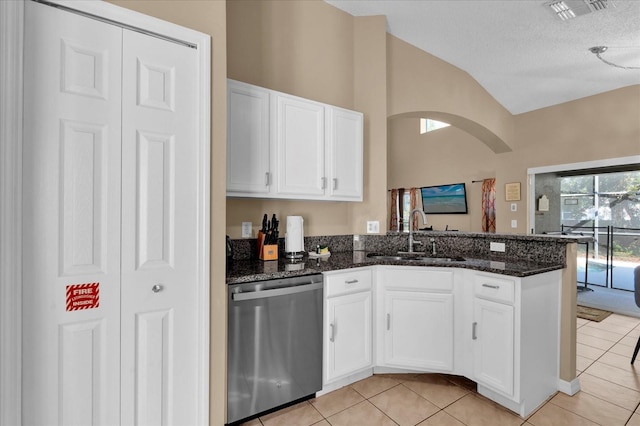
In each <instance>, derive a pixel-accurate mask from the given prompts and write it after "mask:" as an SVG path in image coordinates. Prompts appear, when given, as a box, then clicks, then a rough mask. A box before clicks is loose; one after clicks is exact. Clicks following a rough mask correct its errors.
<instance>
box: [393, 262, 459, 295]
mask: <svg viewBox="0 0 640 426" xmlns="http://www.w3.org/2000/svg"><path fill="white" fill-rule="evenodd" d="M382 282H383V283H384V286H385V288H386V289H387V290H406V291H427V290H431V291H453V271H451V270H442V269H440V270H436V269H427V268H424V267H422V266H418V267H410V266H403V267H393V266H388V267H385V268H384V269H382Z"/></svg>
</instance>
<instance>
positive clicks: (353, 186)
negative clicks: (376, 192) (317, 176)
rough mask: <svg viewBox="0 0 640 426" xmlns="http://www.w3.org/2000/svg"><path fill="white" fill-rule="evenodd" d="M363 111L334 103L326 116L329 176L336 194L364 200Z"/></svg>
mask: <svg viewBox="0 0 640 426" xmlns="http://www.w3.org/2000/svg"><path fill="white" fill-rule="evenodd" d="M362 139H363V137H362V113H360V112H356V111H349V110H346V109H342V108H336V107H332V108H331V109H330V110H329V116H328V118H327V142H328V143H327V148H328V150H329V152H328V155H327V159H328V161H327V176H328V183H327V184H328V186H329V194H330V196H331V197H333V198H340V199H344V200H353V201H362V152H363V147H362Z"/></svg>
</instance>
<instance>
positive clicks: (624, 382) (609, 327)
mask: <svg viewBox="0 0 640 426" xmlns="http://www.w3.org/2000/svg"><path fill="white" fill-rule="evenodd" d="M577 326H578V336H577V337H578V344H577V360H576V363H577V370H578V371H577V372H578V374H579V377H580V385H581V389H582V390H581V391H580V392H578V393H577V394H576V395H574V396H572V397H570V396H568V395H565V394H563V393H557V394H556V395H555V396H554V397H552V398H551V399H550V400H549V401H548V402H547V403H545V404H544V405H543V406H542V407H541V408H539V409H538V410H537V411H536V412H534V413H533V414H532V415H530V416H529V417H528V418H527V419H522V418H521V417H519V416H517V415H515V414H514V413H512V412H510V411H508V410H506V409H504V408H502V407H501V406H499V405H497V404H495V403H494V402H492V401H490V400H488V399H486V398H484V397H482V396H481V395H479V394H477V393H476V391H475V383H473V382H472V381H470V380H467V379H465V378H461V377H456V376H446V375H440V374H397V375H391V374H389V375H375V376H372V377H369V378H367V379H365V380H361V381H359V382H357V383H353V384H352V385H350V386H347V387H344V388H342V389H338V390H336V391H334V392H331V393H328V394H326V395H323V396H321V397H319V398H315V399H312V400H310V401H306V402H302V403H300V404H297V405H294V406H292V407H289V408H286V409H283V410H280V411H277V412H275V413H271V414H269V415H266V416H264V417H260V418H259V419H255V420H253V421H251V422H248V423H245V425H247V426H260V425H264V426H279V425H282V426H285V425H286V426H310V425H318V426H329V425H332V426H339V425H355V426H360V425H367V426H376V425H385V426H386V425H391V426H393V425H420V426H435V425H445V426H459V425H470V426H471V425H491V426H494V425H500V426H502V425H527V426H531V425H533V426H560V425H562V426H565V425H567V426H569V425H603V426H615V425H630V426H640V408H639V405H640V358H639V359H638V361H637V369H636V368H635V367H634V366H632V365H631V364H630V361H631V355H632V354H633V348H634V347H635V344H636V342H637V340H638V337H639V336H640V319H639V318H632V317H627V316H623V315H617V314H613V315H611V316H609V317H608V318H606V319H604V320H603V321H602V322H599V323H598V322H592V321H588V320H583V319H580V318H578V319H577Z"/></svg>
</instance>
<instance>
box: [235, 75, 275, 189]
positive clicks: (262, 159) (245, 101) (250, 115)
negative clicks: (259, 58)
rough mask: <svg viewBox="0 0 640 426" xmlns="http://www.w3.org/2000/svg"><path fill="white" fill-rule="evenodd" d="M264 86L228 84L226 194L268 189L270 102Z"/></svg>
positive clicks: (269, 174)
mask: <svg viewBox="0 0 640 426" xmlns="http://www.w3.org/2000/svg"><path fill="white" fill-rule="evenodd" d="M269 102H270V93H269V91H268V90H266V89H262V88H260V87H256V86H250V85H247V84H244V83H239V82H236V81H233V80H229V82H228V85H227V195H243V194H256V195H265V194H268V193H269V192H270V191H271V185H270V183H271V168H270V163H269V160H270V149H271V142H270V135H269V132H270V130H269V125H270V119H269V110H270V106H269Z"/></svg>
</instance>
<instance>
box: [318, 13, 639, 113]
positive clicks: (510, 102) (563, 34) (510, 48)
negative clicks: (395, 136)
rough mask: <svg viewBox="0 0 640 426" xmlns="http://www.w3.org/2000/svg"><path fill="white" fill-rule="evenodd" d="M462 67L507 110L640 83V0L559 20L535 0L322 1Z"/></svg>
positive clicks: (536, 106) (521, 110)
mask: <svg viewBox="0 0 640 426" xmlns="http://www.w3.org/2000/svg"><path fill="white" fill-rule="evenodd" d="M325 1H326V2H327V3H329V4H331V5H333V6H336V7H338V8H339V9H342V10H344V11H345V12H347V13H349V14H351V15H354V16H371V15H385V16H386V18H387V32H389V33H390V34H392V35H394V36H396V37H398V38H400V39H402V40H404V41H406V42H407V43H410V44H412V45H414V46H416V47H418V48H420V49H422V50H424V51H426V52H428V53H430V54H432V55H434V56H436V57H438V58H440V59H442V60H444V61H446V62H448V63H450V64H452V65H455V66H456V67H458V68H460V69H462V70H464V71H466V72H467V73H469V74H470V75H471V76H472V77H473V78H474V79H475V80H476V81H477V82H478V83H479V84H480V85H482V87H484V88H485V89H486V90H487V91H488V92H489V93H490V94H491V95H492V96H493V97H494V98H495V99H496V100H497V101H498V102H499V103H500V104H501V105H503V106H504V107H505V108H506V109H507V110H509V111H510V112H511V113H512V114H520V113H524V112H527V111H532V110H535V109H539V108H544V107H547V106H551V105H556V104H560V103H563V102H568V101H571V100H574V99H579V98H583V97H586V96H591V95H595V94H598V93H602V92H606V91H609V90H614V89H617V88H620V87H625V86H630V85H634V84H640V69H634V70H629V69H620V68H616V67H612V66H610V65H606V64H605V63H603V62H601V61H600V60H599V59H598V58H597V57H596V56H595V55H594V54H593V53H591V52H590V51H589V50H588V49H589V48H590V47H593V46H608V47H609V49H608V50H607V51H606V52H604V53H603V54H602V55H601V56H602V58H603V59H605V60H607V61H609V62H612V63H615V64H618V65H622V66H626V67H640V0H615V8H609V9H606V10H603V11H598V12H594V13H590V14H586V15H582V16H578V17H577V18H575V19H572V20H569V21H561V20H559V19H558V18H557V17H556V16H555V15H554V14H553V13H552V12H551V11H550V10H549V9H548V8H547V7H546V6H544V4H545V1H536V0H325Z"/></svg>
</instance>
